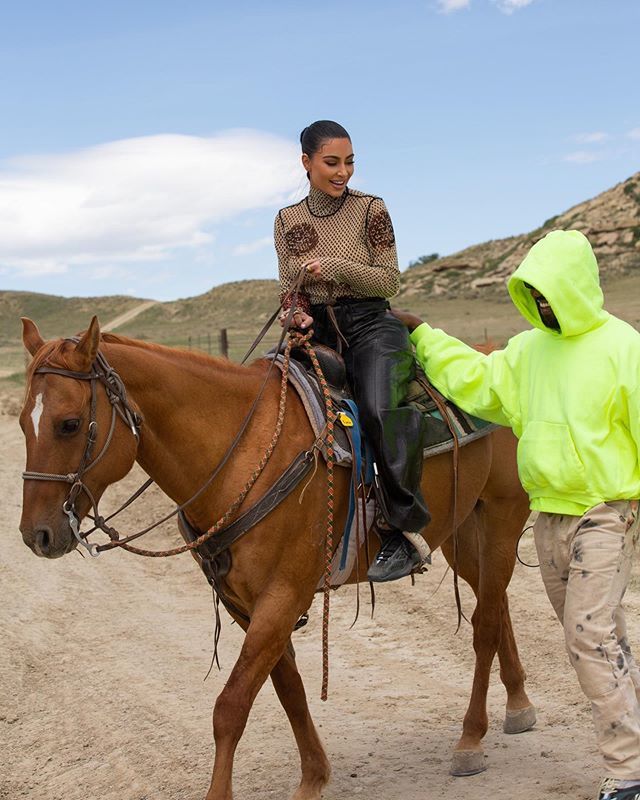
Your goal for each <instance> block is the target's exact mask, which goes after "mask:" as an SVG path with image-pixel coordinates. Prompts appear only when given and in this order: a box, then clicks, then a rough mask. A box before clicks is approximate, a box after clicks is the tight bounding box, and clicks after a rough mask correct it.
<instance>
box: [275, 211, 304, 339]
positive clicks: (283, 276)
mask: <svg viewBox="0 0 640 800" xmlns="http://www.w3.org/2000/svg"><path fill="white" fill-rule="evenodd" d="M273 240H274V243H275V246H276V254H277V256H278V275H279V278H280V304H281V305H282V314H280V324H281V325H284V323H285V320H286V318H287V316H288V314H289V309H290V308H291V304H292V302H293V296H292V289H293V285H294V283H295V279H296V277H297V270H298V269H299V267H296V266H295V265H292V264H291V262H290V260H289V252H288V250H287V244H286V242H285V238H284V231H283V226H282V220H281V219H280V214H278V215H277V216H276V219H275V223H274V226H273ZM296 307H297V310H296V312H295V314H294V315H293V318H292V323H293V325H294V327H297V328H303V329H304V328H308V327H310V326H311V325H312V324H313V317H312V316H311V301H310V299H309V296H308V295H307V294H306V293H305V292H303V291H301V290H298V297H297V301H296Z"/></svg>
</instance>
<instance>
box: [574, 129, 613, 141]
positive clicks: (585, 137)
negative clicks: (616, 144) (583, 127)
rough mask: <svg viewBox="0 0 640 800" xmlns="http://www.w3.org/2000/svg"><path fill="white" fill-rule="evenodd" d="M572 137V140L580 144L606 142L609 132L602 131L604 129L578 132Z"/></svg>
mask: <svg viewBox="0 0 640 800" xmlns="http://www.w3.org/2000/svg"><path fill="white" fill-rule="evenodd" d="M573 138H574V141H576V142H579V143H580V144H600V142H606V141H607V139H609V134H608V133H604V131H594V132H593V133H578V134H577V135H576V136H574V137H573Z"/></svg>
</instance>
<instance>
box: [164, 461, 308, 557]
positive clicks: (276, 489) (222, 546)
mask: <svg viewBox="0 0 640 800" xmlns="http://www.w3.org/2000/svg"><path fill="white" fill-rule="evenodd" d="M313 462H314V454H313V451H312V450H304V451H303V452H301V453H298V455H297V456H296V457H295V458H294V459H293V461H292V462H291V464H289V466H288V467H287V469H286V470H285V471H284V472H283V473H282V475H281V476H280V477H279V478H278V480H277V481H276V482H275V483H274V484H273V486H271V488H270V489H269V490H268V491H267V492H266V494H264V495H263V496H262V497H261V498H260V500H258V501H257V503H254V505H252V506H251V507H250V508H249V509H247V511H245V513H244V514H242V515H241V516H239V517H238V518H237V519H236V520H234V521H233V522H232V523H231V524H230V525H227V527H226V528H222V529H221V530H220V531H218V533H216V534H215V536H212V537H211V538H210V539H209V540H208V541H206V542H205V543H204V544H202V545H200V547H198V548H196V549H197V551H198V553H199V555H200V556H201V557H202V558H203V559H208V560H213V559H215V558H217V557H218V556H219V555H220V554H221V553H222V552H224V551H225V550H228V548H229V547H231V545H232V544H233V543H234V542H236V541H237V540H238V539H239V538H240V537H241V536H243V535H244V534H245V533H247V531H249V530H250V529H251V528H253V526H254V525H257V524H258V522H260V521H261V520H263V519H264V518H265V517H266V516H267V514H269V513H270V512H271V511H273V509H274V508H276V506H278V505H279V504H280V503H281V502H282V501H283V500H284V499H285V497H288V495H290V494H291V492H292V491H293V490H294V489H295V488H296V486H297V485H298V484H299V483H300V481H301V480H302V479H303V478H304V476H305V475H306V474H307V473H308V472H309V471H310V470H311V466H312V464H313ZM179 516H180V518H181V522H182V523H183V525H184V529H183V533H184V534H185V536H186V537H187V538H188V540H189V541H191V542H193V541H195V540H196V539H198V538H199V537H200V536H202V533H203V532H202V531H199V530H198V529H197V528H195V527H194V526H193V525H192V524H191V523H190V522H189V520H188V519H187V518H186V516H185V515H184V512H183V511H180V514H179Z"/></svg>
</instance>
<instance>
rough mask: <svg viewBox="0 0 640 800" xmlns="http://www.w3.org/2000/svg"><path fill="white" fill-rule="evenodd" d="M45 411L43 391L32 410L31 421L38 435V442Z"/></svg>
mask: <svg viewBox="0 0 640 800" xmlns="http://www.w3.org/2000/svg"><path fill="white" fill-rule="evenodd" d="M43 411H44V401H43V399H42V392H40V394H39V395H38V396H37V397H36V401H35V403H34V406H33V411H32V412H31V422H32V423H33V432H34V433H35V435H36V442H37V441H38V431H39V429H40V417H41V416H42V412H43Z"/></svg>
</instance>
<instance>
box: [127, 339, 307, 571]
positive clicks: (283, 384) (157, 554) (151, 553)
mask: <svg viewBox="0 0 640 800" xmlns="http://www.w3.org/2000/svg"><path fill="white" fill-rule="evenodd" d="M306 338H307V339H308V338H310V334H308V335H307V337H306ZM295 344H297V338H296V337H294V336H291V337H290V338H289V340H288V341H287V345H286V348H285V352H284V363H283V368H282V378H281V381H280V402H279V406H278V419H277V422H276V427H275V430H274V432H273V436H272V438H271V442H270V443H269V445H268V447H267V449H266V450H265V452H264V454H263V456H262V458H261V459H260V462H259V463H258V465H257V466H256V468H255V469H254V471H253V472H252V473H251V475H250V477H249V480H248V481H247V482H246V484H245V485H244V487H243V489H242V491H241V492H240V494H239V495H238V496H237V497H236V499H235V500H234V501H233V503H232V504H231V506H230V507H229V508H228V509H227V511H225V513H224V514H223V515H222V516H221V517H220V519H218V520H217V521H216V522H215V523H214V524H213V525H212V526H211V527H210V528H209V530H207V531H206V532H205V533H203V534H202V536H199V537H198V538H197V539H195V540H194V541H193V542H188V543H186V544H183V545H181V546H180V547H173V548H171V549H170V550H145V549H143V548H141V547H135V546H134V545H130V544H125V543H118V545H119V547H121V548H122V549H123V550H127V551H128V552H129V553H134V554H135V555H138V556H148V557H150V558H166V557H168V556H177V555H179V554H180V553H186V552H187V551H188V550H195V548H197V547H199V546H200V545H202V544H204V543H205V542H206V541H208V540H209V539H210V538H211V537H212V536H214V535H215V534H216V533H217V532H218V531H219V530H221V529H222V528H224V527H225V526H226V525H228V524H229V522H230V521H231V519H232V517H233V515H234V514H235V513H236V511H237V510H238V509H239V508H240V506H241V505H242V503H243V502H244V499H245V498H246V496H247V495H248V494H249V492H250V490H251V489H252V488H253V486H254V484H255V482H256V481H257V480H258V478H259V477H260V475H261V473H262V471H263V470H264V468H265V467H266V465H267V463H268V461H269V459H270V458H271V454H272V453H273V451H274V449H275V446H276V444H277V443H278V439H279V438H280V433H281V432H282V425H283V423H284V415H285V410H286V405H287V381H288V375H289V362H290V360H291V348H292V347H293V346H294V345H295Z"/></svg>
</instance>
